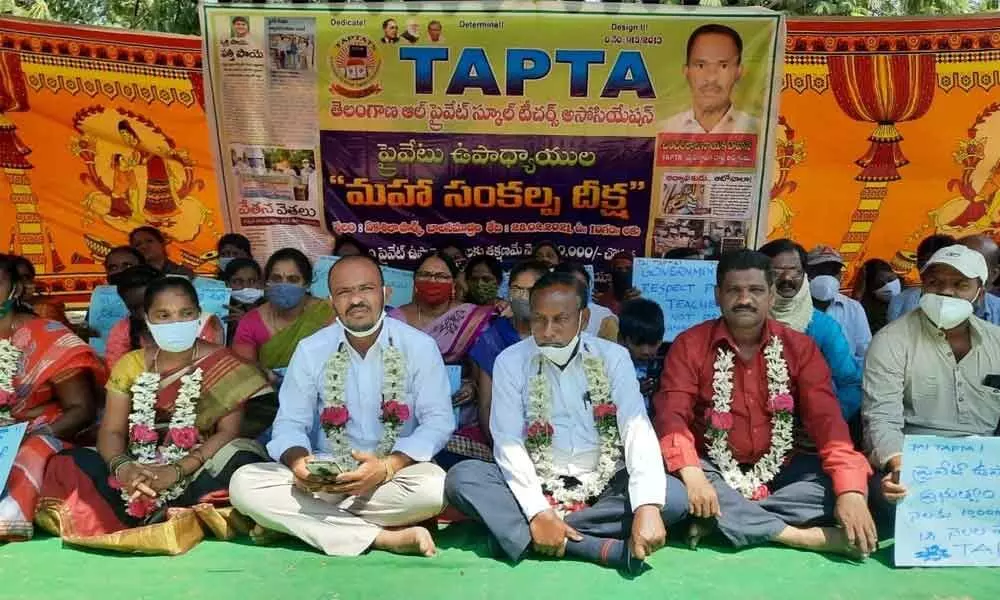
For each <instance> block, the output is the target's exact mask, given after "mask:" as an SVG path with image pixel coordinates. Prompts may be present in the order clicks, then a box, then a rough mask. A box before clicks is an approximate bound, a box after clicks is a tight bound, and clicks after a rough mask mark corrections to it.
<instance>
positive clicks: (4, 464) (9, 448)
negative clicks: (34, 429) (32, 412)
mask: <svg viewBox="0 0 1000 600" xmlns="http://www.w3.org/2000/svg"><path fill="white" fill-rule="evenodd" d="M27 430H28V424H27V423H24V422H22V423H14V424H13V425H7V426H6V427H0V492H2V491H3V490H5V489H6V488H7V478H8V477H9V476H10V469H11V467H13V466H14V458H15V457H17V450H18V448H20V447H21V440H22V439H23V438H24V432H25V431H27Z"/></svg>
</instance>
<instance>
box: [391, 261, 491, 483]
mask: <svg viewBox="0 0 1000 600" xmlns="http://www.w3.org/2000/svg"><path fill="white" fill-rule="evenodd" d="M457 277H458V267H456V266H455V263H454V262H453V261H452V260H451V259H450V258H448V257H447V256H446V255H443V254H440V253H437V252H431V253H429V254H427V255H425V256H424V257H423V258H422V259H421V260H420V262H419V263H417V269H416V272H415V273H414V275H413V302H411V303H409V304H406V305H403V306H401V307H399V308H396V309H393V310H391V311H390V312H389V316H390V317H393V318H395V319H398V320H400V321H403V322H404V323H407V324H408V325H410V326H411V327H415V328H417V329H419V330H421V331H423V332H424V333H426V334H427V335H429V336H431V337H432V338H434V341H435V342H437V346H438V350H440V351H441V356H442V358H444V362H445V364H446V365H448V368H449V370H451V369H452V368H455V369H458V370H460V371H461V383H460V385H459V386H458V390H457V391H454V394H453V395H452V404H453V405H454V407H455V413H456V415H455V416H456V420H457V422H458V428H459V429H460V430H461V429H464V428H467V427H475V428H478V425H477V422H478V419H477V415H478V409H477V407H476V403H475V399H476V389H477V385H476V380H477V376H476V373H475V371H474V367H473V365H472V363H471V362H470V361H469V360H468V356H467V355H468V353H469V350H470V349H471V348H472V346H473V344H475V343H476V340H477V339H479V336H480V334H482V333H483V331H485V330H486V328H487V327H489V325H490V322H491V321H492V320H493V318H494V316H496V312H497V311H496V307H495V306H494V305H493V304H489V305H487V306H476V305H475V304H470V303H463V302H458V301H457V300H456V288H455V281H456V279H457ZM463 456H466V455H463ZM437 461H438V463H439V464H441V466H442V467H444V468H447V467H448V466H450V464H453V463H454V462H457V459H456V457H454V456H449V455H448V451H446V452H444V453H442V455H440V456H438V458H437Z"/></svg>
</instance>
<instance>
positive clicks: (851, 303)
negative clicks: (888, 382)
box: [826, 292, 872, 368]
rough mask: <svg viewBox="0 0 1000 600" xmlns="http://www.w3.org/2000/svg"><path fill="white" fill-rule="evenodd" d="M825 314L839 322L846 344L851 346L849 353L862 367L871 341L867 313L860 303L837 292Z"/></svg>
mask: <svg viewBox="0 0 1000 600" xmlns="http://www.w3.org/2000/svg"><path fill="white" fill-rule="evenodd" d="M826 314H828V315H830V316H831V317H833V318H834V320H836V321H837V322H838V323H840V327H841V329H843V330H844V336H846V337H847V345H848V346H850V347H851V353H852V354H853V355H854V360H855V361H857V363H858V365H859V366H861V367H862V368H864V366H865V354H867V353H868V345H869V344H871V343H872V328H871V326H870V325H868V314H867V313H866V312H865V308H864V307H863V306H861V303H860V302H858V301H857V300H855V299H854V298H849V297H847V296H845V295H843V294H841V293H839V292H838V293H837V295H836V296H834V297H833V301H831V302H830V306H827V307H826Z"/></svg>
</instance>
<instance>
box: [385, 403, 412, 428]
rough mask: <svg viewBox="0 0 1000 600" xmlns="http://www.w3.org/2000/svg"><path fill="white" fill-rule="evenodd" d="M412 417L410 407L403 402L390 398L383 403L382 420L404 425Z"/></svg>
mask: <svg viewBox="0 0 1000 600" xmlns="http://www.w3.org/2000/svg"><path fill="white" fill-rule="evenodd" d="M409 419H410V407H409V406H407V405H406V404H404V403H403V402H398V401H396V400H390V401H389V402H383V403H382V421H383V422H384V423H394V424H396V425H402V424H403V423H405V422H406V421H408V420H409Z"/></svg>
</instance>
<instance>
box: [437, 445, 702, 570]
mask: <svg viewBox="0 0 1000 600" xmlns="http://www.w3.org/2000/svg"><path fill="white" fill-rule="evenodd" d="M444 489H445V496H446V497H447V498H448V501H449V503H450V504H451V505H452V506H454V507H455V508H458V509H459V510H460V511H462V512H463V513H464V514H465V515H467V516H468V517H470V518H472V519H475V520H476V521H479V522H480V523H482V524H483V525H485V526H486V528H487V529H489V530H490V533H491V534H493V537H495V538H496V540H497V542H498V543H499V544H500V548H501V549H502V550H503V552H504V554H506V555H507V556H508V557H509V558H510V559H511V560H514V561H517V560H520V559H521V558H523V557H524V554H525V553H526V552H527V550H528V547H529V546H531V529H530V527H529V525H528V520H527V519H526V518H525V516H524V513H522V512H521V506H520V505H519V504H518V503H517V499H516V498H514V494H513V493H512V492H511V491H510V488H509V487H507V482H506V481H505V480H504V478H503V473H502V472H501V471H500V467H498V466H497V465H496V464H494V463H487V462H483V461H481V460H465V461H462V462H460V463H458V464H457V465H455V466H454V467H452V468H451V470H450V471H448V476H447V477H446V478H445V484H444ZM687 509H688V499H687V490H686V489H685V488H684V484H683V483H681V481H680V480H679V479H677V478H675V477H671V476H669V475H668V476H667V502H666V505H665V506H664V507H663V511H662V513H661V514H662V516H663V522H664V524H665V525H666V526H668V527H669V526H670V525H673V524H674V523H677V522H679V521H681V520H683V519H684V518H686V517H687ZM632 512H633V510H632V507H631V505H630V503H629V498H628V473H627V472H626V471H625V470H624V469H623V470H621V471H619V472H618V473H617V474H616V475H615V476H614V478H613V479H612V480H611V481H610V482H609V483H608V488H607V489H606V490H605V492H604V493H603V494H601V496H600V498H598V500H597V502H595V503H594V505H593V506H590V507H589V508H585V509H583V510H580V511H577V512H574V513H572V514H570V515H567V516H566V523H568V524H569V525H570V526H571V527H573V528H574V529H576V530H577V531H579V532H580V533H582V534H584V535H590V536H594V537H600V538H616V539H620V540H623V539H626V538H627V537H628V536H629V535H631V530H632Z"/></svg>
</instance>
